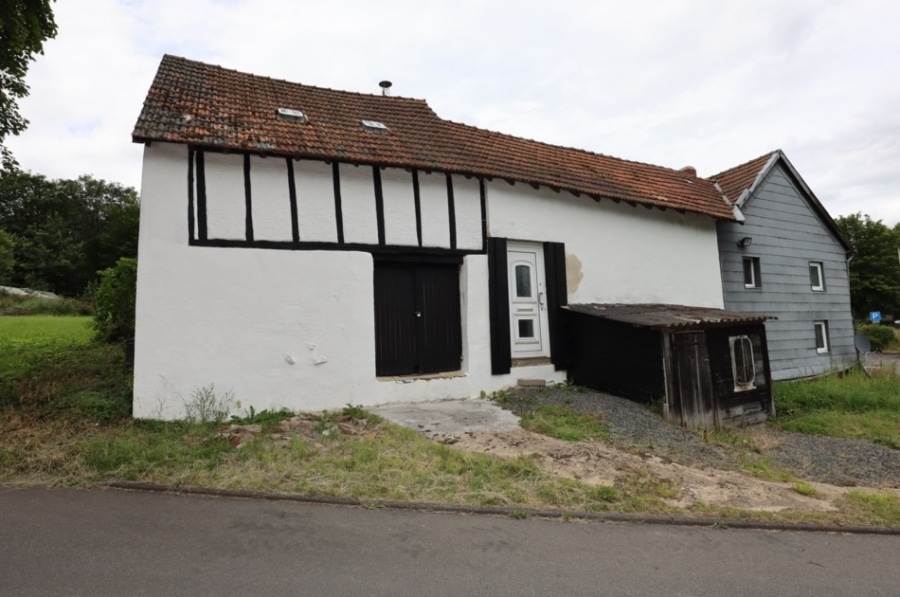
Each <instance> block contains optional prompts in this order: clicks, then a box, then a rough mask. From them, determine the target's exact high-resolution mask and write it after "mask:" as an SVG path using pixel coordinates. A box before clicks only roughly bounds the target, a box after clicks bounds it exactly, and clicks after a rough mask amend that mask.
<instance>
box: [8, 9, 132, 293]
mask: <svg viewBox="0 0 900 597" xmlns="http://www.w3.org/2000/svg"><path fill="white" fill-rule="evenodd" d="M0 1H2V0H0ZM139 212H140V203H139V200H138V196H137V192H136V191H135V190H134V189H132V188H129V187H123V186H122V185H119V184H115V183H108V182H105V181H102V180H97V179H94V178H92V177H90V176H82V177H80V178H78V179H76V180H49V179H47V178H45V177H44V176H41V175H37V174H30V173H25V172H21V171H7V172H5V173H3V175H2V176H0V228H3V229H5V230H6V231H7V232H9V233H11V234H13V235H14V236H15V237H16V248H15V259H16V265H15V267H14V269H13V272H12V275H11V276H10V282H11V284H13V285H18V286H26V287H29V288H36V289H40V290H51V291H53V292H56V293H58V294H63V295H67V296H78V295H81V294H82V293H84V291H85V289H86V288H88V287H89V286H91V285H92V284H94V283H95V282H96V279H97V271H98V270H102V269H106V268H108V267H111V266H113V265H115V263H116V261H117V260H118V259H119V258H120V257H135V256H137V237H138V216H139Z"/></svg>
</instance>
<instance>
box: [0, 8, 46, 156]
mask: <svg viewBox="0 0 900 597" xmlns="http://www.w3.org/2000/svg"><path fill="white" fill-rule="evenodd" d="M52 2H53V0H0V160H2V165H3V169H6V170H8V169H12V168H13V167H15V165H16V163H15V159H14V158H13V157H12V154H11V153H10V152H9V150H8V149H7V148H6V147H5V146H3V145H2V143H3V140H4V139H6V137H7V136H9V135H18V134H19V133H21V132H22V131H24V130H25V127H27V126H28V121H27V120H25V118H23V117H22V115H21V114H19V106H18V104H17V101H18V100H20V99H22V98H23V97H25V96H27V95H28V85H26V84H25V74H26V73H27V72H28V66H29V63H30V62H31V61H32V60H34V56H35V54H42V53H43V51H44V41H46V40H48V39H52V38H54V37H56V21H55V20H54V19H53V9H52V7H51V3H52Z"/></svg>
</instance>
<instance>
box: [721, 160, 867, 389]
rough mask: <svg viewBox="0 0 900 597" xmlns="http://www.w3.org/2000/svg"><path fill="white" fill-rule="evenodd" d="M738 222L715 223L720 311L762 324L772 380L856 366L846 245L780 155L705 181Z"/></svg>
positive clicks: (847, 248)
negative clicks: (753, 316) (752, 316)
mask: <svg viewBox="0 0 900 597" xmlns="http://www.w3.org/2000/svg"><path fill="white" fill-rule="evenodd" d="M710 180H713V181H715V182H716V183H717V184H718V185H719V187H720V188H721V189H722V191H723V192H724V194H725V195H726V197H727V198H728V199H729V201H730V202H731V203H733V205H734V206H735V207H736V208H737V209H738V210H739V212H738V213H739V214H740V215H741V217H742V219H743V221H740V222H738V221H732V222H726V221H720V222H719V223H718V225H717V228H718V233H719V255H720V259H721V262H722V287H723V292H724V299H725V308H726V309H728V310H731V311H742V312H746V313H766V314H771V315H774V316H776V317H777V319H776V320H771V321H767V322H766V332H767V336H768V343H769V361H770V364H771V368H772V377H773V378H774V379H792V378H798V377H807V376H812V375H819V374H822V373H825V372H828V371H833V370H839V369H845V368H847V367H848V366H850V365H852V364H853V363H854V362H855V361H856V350H855V348H854V343H853V320H852V315H851V310H850V283H849V274H848V266H847V258H848V253H849V252H850V246H849V244H848V243H847V241H846V240H845V239H844V237H843V236H842V235H841V232H840V230H839V229H838V227H837V225H836V224H835V222H834V220H832V219H831V217H830V216H829V215H828V212H827V211H826V210H825V208H824V207H823V206H822V204H821V203H820V202H819V200H818V199H817V198H816V196H815V195H814V194H813V192H812V191H811V190H810V188H809V187H808V186H807V185H806V183H805V182H804V181H803V178H801V177H800V175H799V174H798V173H797V170H796V169H795V168H794V167H793V165H792V164H791V162H790V161H789V160H788V159H787V157H786V156H785V155H784V153H783V152H782V151H780V150H779V151H775V152H773V153H770V154H766V155H763V156H760V157H759V158H756V159H755V160H751V161H750V162H747V163H746V164H742V165H740V166H737V167H736V168H732V169H731V170H727V171H725V172H722V173H721V174H718V175H716V176H712V177H710Z"/></svg>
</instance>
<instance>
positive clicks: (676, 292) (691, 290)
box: [486, 181, 723, 308]
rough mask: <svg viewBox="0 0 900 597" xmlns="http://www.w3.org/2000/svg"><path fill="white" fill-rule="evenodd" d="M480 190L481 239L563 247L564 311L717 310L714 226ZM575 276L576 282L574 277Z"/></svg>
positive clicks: (545, 194)
mask: <svg viewBox="0 0 900 597" xmlns="http://www.w3.org/2000/svg"><path fill="white" fill-rule="evenodd" d="M486 184H487V200H488V234H489V235H490V236H496V237H505V238H509V239H514V240H530V241H556V242H563V243H565V245H566V256H567V270H569V271H568V272H567V273H568V274H569V276H568V277H569V280H570V284H569V302H570V303H671V304H681V305H693V306H699V307H716V308H722V306H723V300H722V283H721V275H720V273H719V250H718V244H717V240H716V227H715V222H714V221H713V220H712V219H710V218H707V217H703V216H694V215H683V214H679V213H677V212H674V211H666V212H663V211H660V210H657V209H653V210H648V209H646V208H645V207H642V206H638V207H631V206H629V205H627V204H624V203H619V204H616V203H613V202H612V201H600V202H599V203H598V202H596V201H594V200H593V199H590V198H589V197H575V196H573V195H571V194H569V193H565V192H563V193H555V192H553V191H552V190H550V189H543V188H541V189H537V190H535V189H533V188H532V187H530V186H528V185H525V184H516V185H510V184H508V183H506V182H503V181H493V182H488V183H486ZM579 265H580V270H581V274H582V277H581V280H580V281H578V282H577V283H573V282H574V280H573V277H574V278H578V276H577V274H576V272H575V271H573V270H576V269H579Z"/></svg>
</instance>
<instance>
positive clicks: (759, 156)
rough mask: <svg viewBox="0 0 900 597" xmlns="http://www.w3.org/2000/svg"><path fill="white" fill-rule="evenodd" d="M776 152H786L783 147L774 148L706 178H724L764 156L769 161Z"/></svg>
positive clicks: (713, 179)
mask: <svg viewBox="0 0 900 597" xmlns="http://www.w3.org/2000/svg"><path fill="white" fill-rule="evenodd" d="M776 153H780V154H782V155H784V152H783V151H782V150H781V149H773V150H772V151H769V152H766V153H763V154H761V155H758V156H756V157H755V158H753V159H750V160H747V161H746V162H744V163H742V164H738V165H737V166H732V167H731V168H727V169H725V170H722V171H721V172H719V173H718V174H712V175H710V176H707V177H705V178H706V180H712V181H715V180H717V179H719V178H722V177H723V176H726V175H728V174H731V173H732V172H734V171H736V170H740V169H741V168H746V167H747V166H749V165H750V164H752V163H753V162H756V161H759V160H761V159H763V158H766V161H767V162H768V160H770V159H772V156H773V155H775V154H776Z"/></svg>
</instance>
